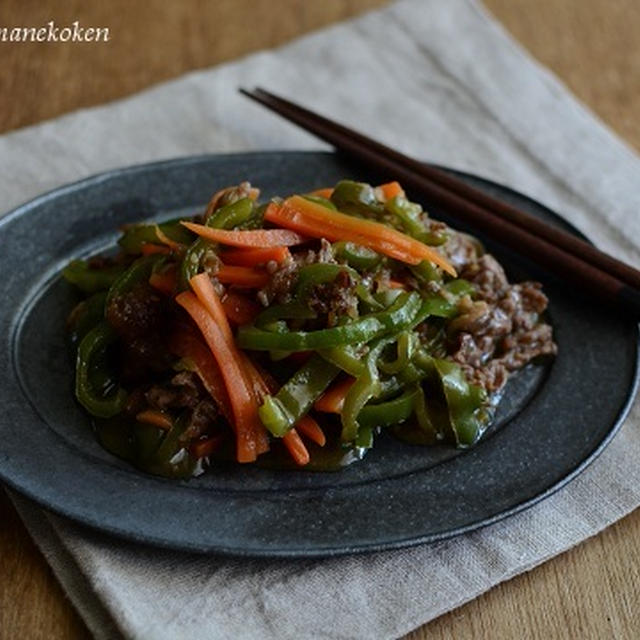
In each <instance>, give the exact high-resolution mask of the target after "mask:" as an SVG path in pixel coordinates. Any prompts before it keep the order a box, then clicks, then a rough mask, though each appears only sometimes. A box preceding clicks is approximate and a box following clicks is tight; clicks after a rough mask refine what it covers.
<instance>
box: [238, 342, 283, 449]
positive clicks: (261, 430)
mask: <svg viewBox="0 0 640 640" xmlns="http://www.w3.org/2000/svg"><path fill="white" fill-rule="evenodd" d="M238 358H239V359H240V361H241V362H242V365H243V367H244V371H245V374H246V380H247V382H248V384H249V387H250V388H251V389H252V390H253V393H254V396H255V398H256V416H255V423H254V428H255V433H256V450H257V452H258V453H264V452H265V451H268V450H269V435H268V434H267V430H266V428H265V426H264V425H263V424H262V421H261V420H260V418H259V416H258V413H257V406H258V405H259V404H261V403H262V399H263V398H264V397H265V396H266V395H268V394H269V393H270V392H271V391H273V386H274V384H275V381H274V380H273V379H272V378H270V377H269V378H266V377H265V376H263V375H262V374H261V373H260V371H259V370H258V369H257V368H256V366H255V365H254V364H253V362H252V361H251V359H250V358H249V356H248V355H247V354H246V353H245V352H244V351H238ZM275 387H276V389H277V384H276V385H275Z"/></svg>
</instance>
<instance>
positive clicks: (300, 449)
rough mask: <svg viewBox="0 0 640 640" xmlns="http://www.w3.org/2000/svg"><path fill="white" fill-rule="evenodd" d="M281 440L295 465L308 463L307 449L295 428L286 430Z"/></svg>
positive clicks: (302, 465)
mask: <svg viewBox="0 0 640 640" xmlns="http://www.w3.org/2000/svg"><path fill="white" fill-rule="evenodd" d="M282 442H283V443H284V446H285V447H287V450H288V451H289V453H290V454H291V457H292V458H293V460H294V462H295V463H296V464H297V465H299V466H301V467H304V465H305V464H309V460H310V457H309V451H308V450H307V447H305V446H304V442H302V439H301V438H300V436H299V435H298V432H297V431H296V430H295V429H290V430H289V431H287V433H286V434H285V435H284V436H283V438H282Z"/></svg>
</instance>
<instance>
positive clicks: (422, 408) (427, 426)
mask: <svg viewBox="0 0 640 640" xmlns="http://www.w3.org/2000/svg"><path fill="white" fill-rule="evenodd" d="M413 411H414V414H415V416H416V422H417V423H418V428H419V429H420V430H421V431H422V433H423V436H422V437H423V438H424V439H425V440H424V442H425V444H426V443H431V444H435V443H436V441H437V440H438V431H437V429H436V428H435V427H434V424H433V420H432V419H431V416H430V415H429V410H428V408H427V401H426V398H425V394H424V390H423V389H422V387H420V386H418V388H417V389H416V395H415V396H414V398H413Z"/></svg>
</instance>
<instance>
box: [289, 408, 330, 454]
mask: <svg viewBox="0 0 640 640" xmlns="http://www.w3.org/2000/svg"><path fill="white" fill-rule="evenodd" d="M296 430H297V431H298V433H301V434H302V435H303V436H307V438H309V440H311V441H312V442H315V443H316V444H317V445H318V446H320V447H324V445H325V444H327V438H326V437H325V435H324V432H323V431H322V429H321V428H320V425H319V424H318V423H317V422H316V421H315V420H314V419H313V418H312V417H311V416H310V415H308V414H307V415H306V416H302V418H300V420H298V422H297V423H296Z"/></svg>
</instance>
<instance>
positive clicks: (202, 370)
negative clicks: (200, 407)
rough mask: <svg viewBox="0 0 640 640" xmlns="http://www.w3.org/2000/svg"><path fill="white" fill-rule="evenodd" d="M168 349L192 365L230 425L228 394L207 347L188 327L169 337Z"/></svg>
mask: <svg viewBox="0 0 640 640" xmlns="http://www.w3.org/2000/svg"><path fill="white" fill-rule="evenodd" d="M169 349H170V350H171V353H173V354H175V355H177V356H178V357H180V358H184V359H186V360H188V361H189V362H190V363H191V364H192V365H193V367H194V369H195V374H196V375H197V376H198V377H199V378H200V380H201V381H202V384H203V386H204V388H205V389H206V390H207V392H208V393H209V395H210V396H211V397H212V398H213V399H214V400H215V401H216V404H217V405H218V407H219V408H220V411H221V412H222V415H223V416H224V417H225V418H226V419H227V421H228V422H229V423H231V422H232V420H233V412H232V410H231V401H230V400H229V393H228V392H227V387H226V386H225V383H224V380H223V378H222V373H221V372H220V367H219V366H218V363H217V362H216V360H215V358H214V357H213V354H212V353H211V350H210V349H209V347H207V345H206V344H205V343H204V342H203V341H202V340H201V339H200V338H199V337H198V336H197V335H196V334H195V332H194V331H192V330H191V327H188V328H186V329H184V330H180V331H176V332H175V333H174V334H172V335H171V336H169Z"/></svg>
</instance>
